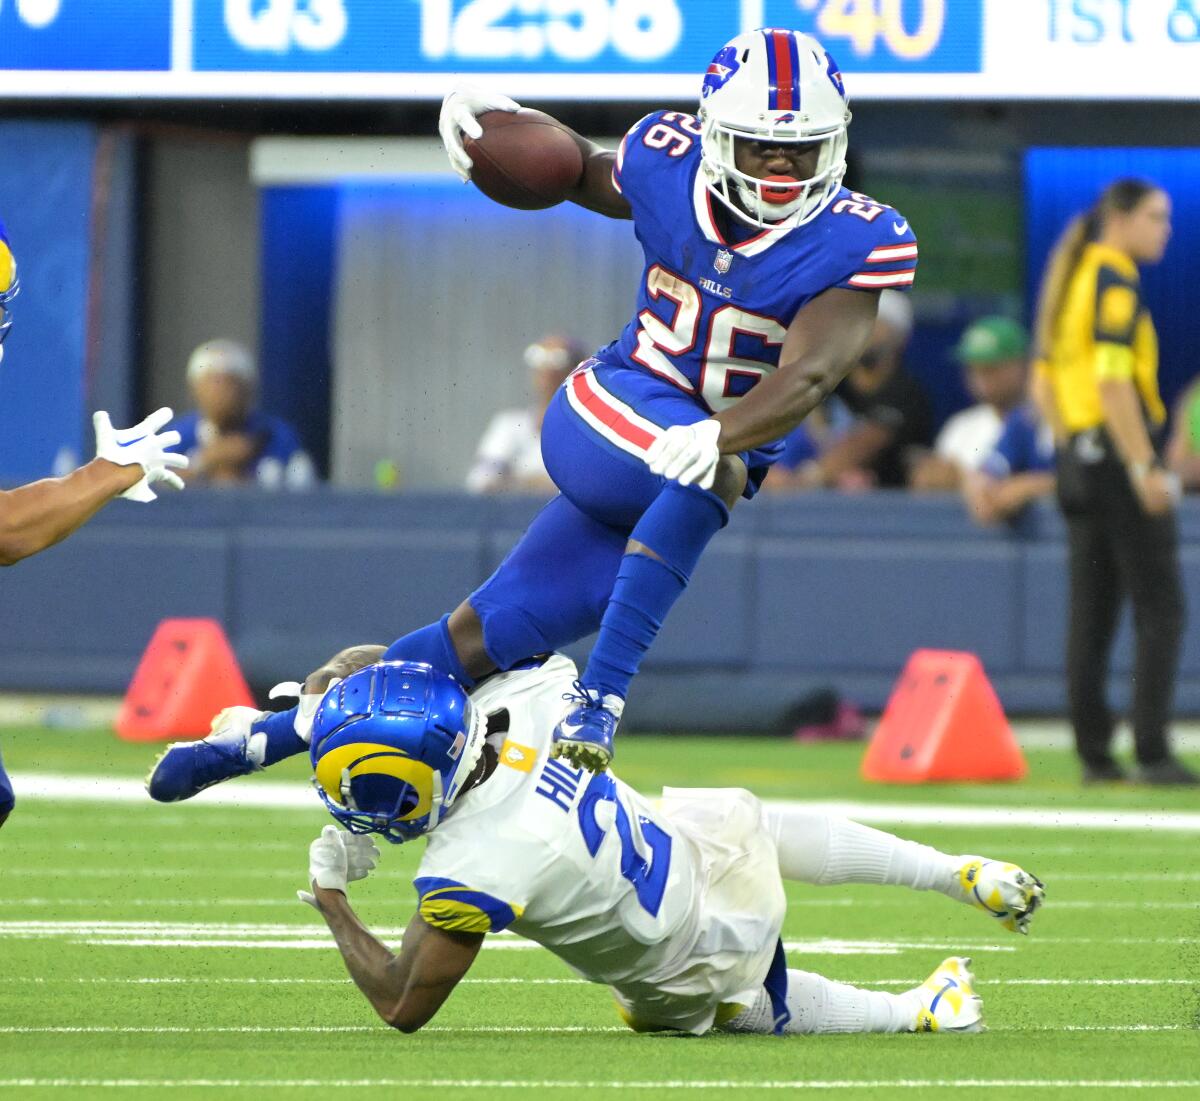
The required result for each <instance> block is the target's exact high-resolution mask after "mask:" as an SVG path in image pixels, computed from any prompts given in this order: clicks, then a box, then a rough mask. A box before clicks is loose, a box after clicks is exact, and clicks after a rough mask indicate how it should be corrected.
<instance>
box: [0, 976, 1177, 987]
mask: <svg viewBox="0 0 1200 1101" xmlns="http://www.w3.org/2000/svg"><path fill="white" fill-rule="evenodd" d="M927 977H928V976H923V977H921V978H910V979H858V978H856V979H849V980H847V979H839V980H838V981H839V982H853V983H854V985H856V986H867V987H870V986H899V987H911V986H916V985H918V984H919V983H922V982H924V981H925V978H927ZM4 981H5V982H6V983H23V984H27V985H36V986H43V985H50V984H61V983H87V984H91V983H102V984H127V985H131V986H141V985H151V986H155V985H160V984H161V985H172V986H191V985H197V986H207V985H247V986H256V985H262V986H289V985H306V986H307V985H331V986H345V985H347V984H348V982H349V980H348V979H259V978H250V977H247V978H238V977H231V978H213V977H210V976H207V975H206V976H171V977H167V978H150V977H146V978H120V979H114V978H93V977H80V978H62V979H54V978H43V977H41V976H33V977H24V978H20V977H18V978H5V980H4ZM461 981H462V982H464V983H475V984H481V985H488V986H527V985H536V986H591V985H593V984H591V983H589V982H588V981H587V980H586V979H526V978H487V979H472V978H466V979H462V980H461ZM978 985H979V986H980V987H981V988H982V989H986V988H987V987H990V986H1192V987H1195V986H1200V980H1196V979H1148V978H1123V979H985V980H984V981H983V982H981V983H979V984H978Z"/></svg>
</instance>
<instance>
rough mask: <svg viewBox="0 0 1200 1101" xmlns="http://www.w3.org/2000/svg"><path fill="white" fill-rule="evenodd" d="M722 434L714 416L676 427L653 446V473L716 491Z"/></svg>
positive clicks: (649, 460) (648, 458)
mask: <svg viewBox="0 0 1200 1101" xmlns="http://www.w3.org/2000/svg"><path fill="white" fill-rule="evenodd" d="M720 434H721V422H720V421H715V420H713V419H712V418H711V417H710V418H709V419H708V420H706V421H698V422H697V423H696V424H673V425H672V426H671V427H670V428H668V429H667V430H666V431H665V432H663V434H662V435H661V436H659V437H658V439H657V440H655V441H654V443H652V444H651V445H650V449H649V450H648V451H647V452H646V464H647V465H648V466H649V467H650V470H651V473H654V474H659V475H661V476H662V477H664V478H669V479H671V480H672V481H675V482H678V483H679V484H680V485H682V486H690V485H691V484H692V483H693V482H695V484H696V485H698V486H699V487H700V488H701V489H712V485H713V479H714V478H715V477H716V476H717V463H719V462H720V461H721V452H720V451H719V450H718V449H717V437H718V436H720Z"/></svg>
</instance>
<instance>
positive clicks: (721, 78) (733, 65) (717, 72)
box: [700, 46, 742, 99]
mask: <svg viewBox="0 0 1200 1101" xmlns="http://www.w3.org/2000/svg"><path fill="white" fill-rule="evenodd" d="M741 67H742V65H741V62H740V61H738V56H737V50H736V49H734V48H733V47H732V46H726V47H725V48H724V49H723V50H721V52H720V53H719V54H717V56H716V57H714V58H713V60H712V64H711V65H710V66H709V67H708V71H707V72H706V73H705V74H704V86H703V88H701V90H700V98H701V99H703V98H704V97H705V96H710V95H712V94H713V92H719V91H720V90H721V89H722V88H724V87H725V85H726V84H728V83H729V81H730V80H731V79H732V77H733V74H734V73H736V72H737V71H738V69H740V68H741Z"/></svg>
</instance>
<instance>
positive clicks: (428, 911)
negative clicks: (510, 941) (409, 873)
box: [413, 876, 524, 933]
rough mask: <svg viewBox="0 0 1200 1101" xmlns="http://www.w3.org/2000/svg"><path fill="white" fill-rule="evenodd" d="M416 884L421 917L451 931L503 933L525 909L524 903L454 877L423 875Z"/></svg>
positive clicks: (437, 927) (437, 926)
mask: <svg viewBox="0 0 1200 1101" xmlns="http://www.w3.org/2000/svg"><path fill="white" fill-rule="evenodd" d="M413 886H415V887H416V889H417V895H418V897H419V901H418V903H417V912H418V913H419V914H420V915H421V920H422V921H424V922H425V924H426V925H432V926H433V927H434V928H435V929H442V930H444V931H445V932H447V933H499V932H500V931H501V930H503V929H507V928H508V927H509V926H510V925H511V924H512V923H513V922H514V921H516V920H517V918H519V917H520V916H521V914H522V913H523V912H524V911H523V908H522V907H520V906H515V905H513V904H511V903H508V902H504V901H503V900H502V899H499V898H496V897H495V896H494V895H491V894H488V893H487V892H486V891H479V890H476V889H474V888H473V887H468V886H466V885H465V884H463V883H459V882H457V881H456V880H453V879H439V878H437V877H435V876H423V877H420V878H418V879H414V880H413Z"/></svg>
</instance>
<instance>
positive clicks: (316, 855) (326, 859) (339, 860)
mask: <svg viewBox="0 0 1200 1101" xmlns="http://www.w3.org/2000/svg"><path fill="white" fill-rule="evenodd" d="M377 863H379V850H378V849H377V848H376V847H375V842H374V841H372V840H371V838H370V837H368V836H367V835H366V834H361V833H347V832H346V831H345V830H339V829H338V828H337V826H326V827H325V828H324V829H323V830H322V831H321V836H320V837H318V838H317V839H316V840H315V841H314V842H313V843H312V844H311V845H310V846H309V847H308V878H309V879H310V880H311V881H312V883H314V884H315V885H316V886H318V887H323V888H325V889H326V890H329V891H341V892H342V894H345V893H346V885H347V884H348V883H353V882H354V881H355V880H358V879H366V878H367V876H368V875H370V874H371V872H372V870H373V869H374V867H375V865H376V864H377ZM296 897H297V898H299V899H300V901H301V902H307V903H308V904H309V905H310V906H316V907H317V909H320V907H319V906H317V900H316V897H315V896H314V895H313V894H312V893H311V892H309V891H297V892H296Z"/></svg>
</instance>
